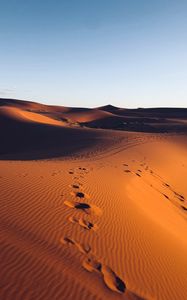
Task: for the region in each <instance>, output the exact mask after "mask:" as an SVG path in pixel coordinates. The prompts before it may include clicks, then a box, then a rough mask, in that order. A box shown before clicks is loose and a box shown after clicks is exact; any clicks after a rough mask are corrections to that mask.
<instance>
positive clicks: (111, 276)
mask: <svg viewBox="0 0 187 300" xmlns="http://www.w3.org/2000/svg"><path fill="white" fill-rule="evenodd" d="M101 272H102V274H103V279H104V282H105V284H106V285H107V286H108V288H109V289H111V290H112V291H114V292H118V293H124V292H125V290H126V285H125V283H124V281H123V280H121V279H120V278H119V277H118V276H117V275H116V273H115V272H114V271H113V270H112V269H111V268H109V267H108V266H105V265H103V266H102V268H101Z"/></svg>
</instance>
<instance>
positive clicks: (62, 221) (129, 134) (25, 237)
mask: <svg viewBox="0 0 187 300" xmlns="http://www.w3.org/2000/svg"><path fill="white" fill-rule="evenodd" d="M0 125H1V131H0V141H1V146H0V201H1V205H0V260H1V265H0V299H1V300H65V299H70V300H71V299H73V300H75V299H77V300H84V299H85V300H87V299H89V300H93V299H98V300H101V299H107V300H108V299H109V300H110V299H129V300H130V299H147V300H153V299H154V300H186V299H187V109H174V108H173V109H170V108H166V109H159V108H158V109H156V108H155V109H136V110H135V109H134V110H128V109H121V108H116V107H113V106H111V105H107V106H104V107H99V108H95V109H85V108H68V107H57V106H47V105H42V104H38V103H34V102H27V101H19V100H12V99H1V100H0Z"/></svg>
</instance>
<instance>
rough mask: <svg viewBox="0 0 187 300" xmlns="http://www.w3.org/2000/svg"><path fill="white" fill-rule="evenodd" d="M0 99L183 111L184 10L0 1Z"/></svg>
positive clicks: (177, 5) (137, 4)
mask: <svg viewBox="0 0 187 300" xmlns="http://www.w3.org/2000/svg"><path fill="white" fill-rule="evenodd" d="M0 37H1V56H0V65H1V75H0V97H1V98H16V99H24V100H30V101H36V102H41V103H45V104H50V105H63V106H75V107H77V106H79V107H97V106H102V105H106V104H112V105H114V106H118V107H127V108H137V107H186V106H187V105H186V103H187V101H186V98H187V97H186V96H187V85H186V80H187V42H186V41H187V39H186V38H187V2H186V1H183V0H180V1H177V2H176V1H174V0H170V1H168V0H163V1H161V0H158V1H148V0H142V1H138V0H134V1H130V0H127V1H123V0H117V1H106V0H102V1H98V0H96V1H94V2H91V1H90V2H89V1H83V0H81V1H75V0H72V1H58V0H55V1H39V2H38V1H36V0H33V1H30V2H28V1H27V3H26V2H25V1H23V0H18V1H15V0H10V1H7V2H6V3H5V2H4V1H1V0H0Z"/></svg>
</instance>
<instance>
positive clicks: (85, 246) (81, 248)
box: [60, 237, 91, 254]
mask: <svg viewBox="0 0 187 300" xmlns="http://www.w3.org/2000/svg"><path fill="white" fill-rule="evenodd" d="M60 242H61V243H62V244H63V245H73V246H75V247H77V249H78V250H79V251H80V252H81V253H83V254H88V253H89V252H90V251H91V247H90V246H89V245H88V244H80V243H78V242H77V241H76V240H74V239H72V238H69V237H64V238H61V239H60Z"/></svg>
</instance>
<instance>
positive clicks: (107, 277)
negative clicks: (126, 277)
mask: <svg viewBox="0 0 187 300" xmlns="http://www.w3.org/2000/svg"><path fill="white" fill-rule="evenodd" d="M82 266H83V267H84V268H85V269H86V270H87V271H89V272H97V273H101V274H102V276H103V280H104V283H105V284H106V286H107V287H108V288H109V289H111V290H112V291H114V292H118V293H124V292H125V290H126V285H125V283H124V281H123V280H122V279H121V278H119V277H118V276H117V275H116V273H115V272H114V271H113V270H112V269H111V268H110V267H108V266H106V265H104V264H102V263H101V262H100V261H98V260H97V259H96V258H95V257H93V256H92V257H88V258H86V259H85V260H84V261H83V264H82Z"/></svg>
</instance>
